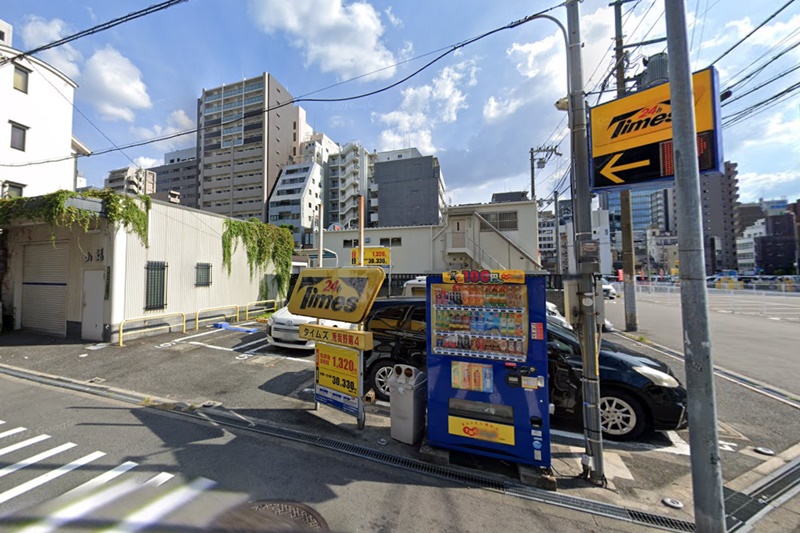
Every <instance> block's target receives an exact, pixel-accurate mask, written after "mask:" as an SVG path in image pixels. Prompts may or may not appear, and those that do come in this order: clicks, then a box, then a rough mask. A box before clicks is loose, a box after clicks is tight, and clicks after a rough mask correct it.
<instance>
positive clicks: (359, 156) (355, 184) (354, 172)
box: [323, 141, 376, 228]
mask: <svg viewBox="0 0 800 533" xmlns="http://www.w3.org/2000/svg"><path fill="white" fill-rule="evenodd" d="M375 157H376V156H375V154H374V153H370V152H369V151H367V150H366V149H365V148H364V147H363V146H361V144H359V143H358V142H357V141H352V142H349V143H347V144H345V145H344V146H342V147H341V149H340V150H339V153H338V154H336V155H332V156H331V157H330V158H329V159H328V165H329V169H330V171H329V178H328V193H327V194H328V198H327V199H326V203H325V207H326V209H325V212H324V214H323V217H324V220H325V221H326V226H330V225H331V224H338V225H340V226H342V227H343V228H357V227H358V196H359V195H363V196H364V198H365V199H366V197H367V191H368V188H369V179H371V178H372V173H373V172H374V165H375Z"/></svg>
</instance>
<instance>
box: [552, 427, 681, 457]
mask: <svg viewBox="0 0 800 533" xmlns="http://www.w3.org/2000/svg"><path fill="white" fill-rule="evenodd" d="M672 434H674V437H676V438H677V440H678V441H680V442H679V443H678V445H676V444H675V439H674V438H673V435H672ZM550 435H555V436H558V437H563V438H566V439H570V440H576V441H581V442H583V441H584V437H583V434H582V433H573V432H571V431H563V430H560V429H551V430H550ZM667 435H669V437H670V440H671V441H672V445H671V446H658V445H657V444H650V443H647V442H618V441H607V442H606V444H608V443H610V442H613V447H614V448H617V449H620V450H629V451H653V452H664V453H671V454H673V455H687V456H688V455H689V445H688V444H686V442H685V441H684V440H683V439H681V438H680V437H679V436H678V435H677V433H675V432H674V431H668V432H667Z"/></svg>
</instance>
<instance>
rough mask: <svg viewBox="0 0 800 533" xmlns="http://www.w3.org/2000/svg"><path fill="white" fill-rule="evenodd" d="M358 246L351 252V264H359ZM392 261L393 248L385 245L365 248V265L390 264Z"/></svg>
mask: <svg viewBox="0 0 800 533" xmlns="http://www.w3.org/2000/svg"><path fill="white" fill-rule="evenodd" d="M358 250H359V249H358V248H353V249H352V250H351V252H350V264H351V265H357V264H358ZM391 262H392V251H391V248H386V247H383V246H371V247H368V248H364V266H389V264H390V263H391Z"/></svg>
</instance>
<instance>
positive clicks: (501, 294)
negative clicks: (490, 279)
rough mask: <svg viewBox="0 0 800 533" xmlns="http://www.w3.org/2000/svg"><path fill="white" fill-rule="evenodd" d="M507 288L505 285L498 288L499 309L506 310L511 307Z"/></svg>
mask: <svg viewBox="0 0 800 533" xmlns="http://www.w3.org/2000/svg"><path fill="white" fill-rule="evenodd" d="M507 293H508V291H507V288H506V286H505V285H500V286H499V287H497V307H502V308H506V307H509V305H508V301H507V300H506V298H507Z"/></svg>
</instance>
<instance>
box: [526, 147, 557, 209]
mask: <svg viewBox="0 0 800 533" xmlns="http://www.w3.org/2000/svg"><path fill="white" fill-rule="evenodd" d="M536 154H547V158H544V157H539V158H537V157H536ZM553 154H555V155H559V156H560V155H561V153H559V151H558V148H557V147H555V146H540V147H539V148H531V201H533V202H535V201H536V184H535V183H534V177H535V175H536V165H537V163H538V165H539V168H544V165H545V163H547V161H549V160H550V158H551V157H552V156H553Z"/></svg>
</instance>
